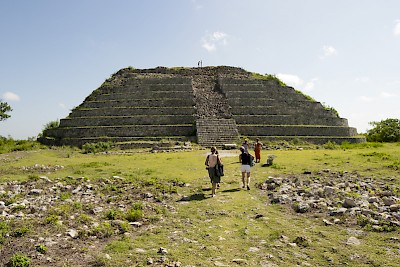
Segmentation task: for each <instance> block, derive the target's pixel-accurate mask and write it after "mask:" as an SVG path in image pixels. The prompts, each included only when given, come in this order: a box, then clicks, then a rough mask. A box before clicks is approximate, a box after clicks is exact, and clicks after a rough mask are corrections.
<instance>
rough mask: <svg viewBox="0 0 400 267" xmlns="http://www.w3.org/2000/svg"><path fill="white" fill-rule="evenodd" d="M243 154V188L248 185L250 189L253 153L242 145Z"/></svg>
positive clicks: (240, 156)
mask: <svg viewBox="0 0 400 267" xmlns="http://www.w3.org/2000/svg"><path fill="white" fill-rule="evenodd" d="M240 152H241V154H240V155H239V161H240V163H241V164H242V165H241V167H240V171H241V173H242V188H245V187H247V190H250V174H251V161H252V155H250V154H249V153H248V152H246V150H245V148H244V147H243V146H242V147H240Z"/></svg>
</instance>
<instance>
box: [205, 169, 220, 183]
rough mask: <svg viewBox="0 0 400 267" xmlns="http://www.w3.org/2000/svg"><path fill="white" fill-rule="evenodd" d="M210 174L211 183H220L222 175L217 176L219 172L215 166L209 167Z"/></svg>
mask: <svg viewBox="0 0 400 267" xmlns="http://www.w3.org/2000/svg"><path fill="white" fill-rule="evenodd" d="M208 176H210V182H211V183H220V182H221V177H219V176H217V173H216V172H215V168H208Z"/></svg>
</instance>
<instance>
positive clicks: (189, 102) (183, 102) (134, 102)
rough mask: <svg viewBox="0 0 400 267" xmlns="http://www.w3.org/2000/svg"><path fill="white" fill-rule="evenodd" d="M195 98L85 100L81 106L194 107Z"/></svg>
mask: <svg viewBox="0 0 400 267" xmlns="http://www.w3.org/2000/svg"><path fill="white" fill-rule="evenodd" d="M194 105H195V103H194V100H193V98H171V99H167V98H166V99H124V100H122V99H120V100H105V101H85V103H83V104H82V105H81V106H80V107H81V108H108V107H110V108H120V107H122V108H124V107H193V106H194Z"/></svg>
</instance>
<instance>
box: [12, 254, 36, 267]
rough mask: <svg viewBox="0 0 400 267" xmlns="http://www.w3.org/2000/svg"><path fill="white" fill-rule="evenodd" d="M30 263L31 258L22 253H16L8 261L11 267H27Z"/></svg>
mask: <svg viewBox="0 0 400 267" xmlns="http://www.w3.org/2000/svg"><path fill="white" fill-rule="evenodd" d="M29 264H31V258H29V257H28V256H27V255H25V254H22V253H16V254H14V255H13V256H12V257H11V259H10V261H9V262H8V266H10V267H27V266H29Z"/></svg>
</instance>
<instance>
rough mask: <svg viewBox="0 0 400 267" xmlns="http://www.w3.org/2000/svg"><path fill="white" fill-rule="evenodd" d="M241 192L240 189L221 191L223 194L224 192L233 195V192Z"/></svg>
mask: <svg viewBox="0 0 400 267" xmlns="http://www.w3.org/2000/svg"><path fill="white" fill-rule="evenodd" d="M239 191H240V188H233V189H226V190H221V192H224V193H233V192H239Z"/></svg>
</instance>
